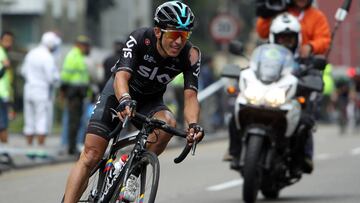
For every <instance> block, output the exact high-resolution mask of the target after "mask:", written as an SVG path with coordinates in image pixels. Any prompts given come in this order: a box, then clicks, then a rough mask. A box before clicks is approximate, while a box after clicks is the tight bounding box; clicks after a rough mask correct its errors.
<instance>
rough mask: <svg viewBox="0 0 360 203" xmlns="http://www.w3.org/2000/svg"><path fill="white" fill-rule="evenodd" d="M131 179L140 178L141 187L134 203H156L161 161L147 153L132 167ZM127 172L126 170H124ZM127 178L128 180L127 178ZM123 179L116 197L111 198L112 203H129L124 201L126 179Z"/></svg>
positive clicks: (152, 154)
mask: <svg viewBox="0 0 360 203" xmlns="http://www.w3.org/2000/svg"><path fill="white" fill-rule="evenodd" d="M127 167H128V168H129V169H130V170H129V175H128V176H127V177H129V176H130V175H131V174H134V175H136V176H137V177H139V178H138V185H139V186H140V187H139V188H138V189H137V191H136V199H135V201H134V202H142V203H154V202H155V198H156V193H157V189H158V185H159V178H160V163H159V159H158V158H157V156H156V155H155V154H154V153H153V152H149V151H146V152H144V153H143V154H142V155H141V158H139V159H138V160H137V161H134V162H133V163H132V164H131V165H130V166H127ZM123 171H126V168H124V169H123ZM127 177H126V178H127ZM124 178H125V177H123V178H122V179H121V181H120V182H119V184H118V186H117V188H116V190H115V191H117V192H115V193H114V195H113V196H112V198H111V201H110V202H111V203H128V202H127V201H124V200H122V193H121V191H123V189H124V187H125V184H124V183H126V181H127V180H126V179H124Z"/></svg>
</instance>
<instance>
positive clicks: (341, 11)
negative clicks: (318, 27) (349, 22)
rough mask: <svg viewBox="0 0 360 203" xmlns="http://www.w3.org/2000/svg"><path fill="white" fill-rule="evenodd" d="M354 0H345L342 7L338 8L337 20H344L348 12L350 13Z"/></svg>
mask: <svg viewBox="0 0 360 203" xmlns="http://www.w3.org/2000/svg"><path fill="white" fill-rule="evenodd" d="M351 3H352V0H345V1H344V3H343V5H342V6H341V8H338V10H337V11H336V14H335V19H336V20H337V21H340V22H342V21H344V20H345V18H346V16H347V14H348V13H349V10H350V6H351Z"/></svg>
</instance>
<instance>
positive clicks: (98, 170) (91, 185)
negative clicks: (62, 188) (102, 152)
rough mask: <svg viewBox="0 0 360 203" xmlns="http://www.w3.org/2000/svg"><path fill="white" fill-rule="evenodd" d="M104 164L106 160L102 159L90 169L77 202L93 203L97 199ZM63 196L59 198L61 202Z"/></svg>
mask: <svg viewBox="0 0 360 203" xmlns="http://www.w3.org/2000/svg"><path fill="white" fill-rule="evenodd" d="M105 164H106V160H104V159H103V160H101V161H100V162H99V163H98V164H97V165H96V167H95V168H94V169H93V170H92V171H91V173H90V176H89V181H88V183H87V186H86V188H85V190H84V192H83V194H82V196H81V197H80V200H79V201H78V202H88V203H95V202H97V201H98V198H99V194H100V193H101V189H102V186H103V184H104V182H105V181H104V180H105V173H104V168H105ZM64 198H65V195H63V198H62V200H61V202H62V203H63V202H64Z"/></svg>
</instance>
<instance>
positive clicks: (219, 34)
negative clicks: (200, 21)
mask: <svg viewBox="0 0 360 203" xmlns="http://www.w3.org/2000/svg"><path fill="white" fill-rule="evenodd" d="M238 32H239V23H238V21H237V19H236V18H235V17H233V16H231V15H229V14H219V15H217V16H215V17H214V18H213V19H212V21H211V23H210V34H211V36H212V38H213V39H214V40H215V41H217V42H220V43H227V42H229V41H231V40H233V39H234V38H235V37H236V35H237V34H238Z"/></svg>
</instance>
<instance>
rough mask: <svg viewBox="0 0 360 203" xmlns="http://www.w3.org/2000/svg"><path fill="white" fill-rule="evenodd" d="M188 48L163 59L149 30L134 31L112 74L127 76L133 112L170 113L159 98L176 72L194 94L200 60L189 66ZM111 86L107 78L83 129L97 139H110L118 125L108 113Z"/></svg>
mask: <svg viewBox="0 0 360 203" xmlns="http://www.w3.org/2000/svg"><path fill="white" fill-rule="evenodd" d="M191 47H192V45H191V43H190V42H187V43H186V45H185V47H184V48H183V49H182V51H181V52H180V54H179V55H178V56H177V57H168V58H163V57H161V56H160V54H159V53H158V51H157V49H156V37H155V33H154V30H153V29H152V28H141V29H138V30H136V31H134V32H133V33H132V34H131V35H130V36H129V38H128V41H127V42H126V45H125V47H124V48H123V50H122V54H121V56H120V59H119V60H118V61H117V63H116V65H115V66H114V67H113V68H112V72H113V73H115V72H117V71H127V72H129V73H131V78H130V81H129V93H130V95H131V97H132V99H134V100H136V101H137V106H136V111H138V112H140V113H142V114H145V115H147V116H152V115H154V114H155V113H156V112H158V111H162V110H167V111H170V110H169V108H168V107H167V106H166V105H165V103H164V101H163V97H162V95H163V94H164V92H165V90H166V85H167V84H168V83H169V82H170V81H171V80H172V79H173V78H174V77H175V76H176V75H178V74H180V73H183V74H184V88H185V89H193V90H195V91H197V87H198V76H199V72H200V59H199V61H198V62H197V63H195V64H194V65H192V66H191V64H190V60H189V51H190V48H191ZM199 56H200V50H199ZM199 58H200V57H199ZM113 83H114V77H111V78H110V79H109V80H108V81H107V84H106V85H105V87H104V89H103V91H102V92H101V95H100V96H99V99H98V101H97V102H96V105H95V107H94V111H93V113H92V115H91V118H90V122H89V125H88V128H87V133H90V134H94V135H98V136H101V137H103V138H104V139H106V140H110V139H111V137H109V135H110V132H111V131H112V130H113V129H114V128H115V127H116V125H117V124H118V122H119V121H118V119H117V118H116V116H114V115H113V112H112V111H111V109H116V107H117V105H119V102H118V100H117V98H116V96H115V92H114V88H113ZM135 125H136V124H135Z"/></svg>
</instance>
